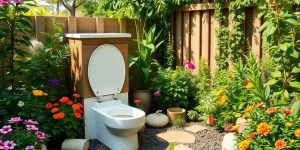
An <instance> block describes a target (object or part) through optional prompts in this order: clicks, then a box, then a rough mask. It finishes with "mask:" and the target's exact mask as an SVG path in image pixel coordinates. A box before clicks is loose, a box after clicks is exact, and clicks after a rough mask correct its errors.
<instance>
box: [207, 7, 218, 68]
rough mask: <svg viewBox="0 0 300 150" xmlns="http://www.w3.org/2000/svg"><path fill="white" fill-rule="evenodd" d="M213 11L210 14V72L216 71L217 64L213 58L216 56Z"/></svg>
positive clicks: (215, 24) (215, 25)
mask: <svg viewBox="0 0 300 150" xmlns="http://www.w3.org/2000/svg"><path fill="white" fill-rule="evenodd" d="M217 26H218V25H217V23H216V22H215V16H214V11H211V12H210V60H209V61H210V68H211V69H212V70H214V69H216V67H217V63H216V61H215V56H216V55H217V41H216V32H215V31H216V27H217Z"/></svg>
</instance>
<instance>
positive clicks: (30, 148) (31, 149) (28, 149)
mask: <svg viewBox="0 0 300 150" xmlns="http://www.w3.org/2000/svg"><path fill="white" fill-rule="evenodd" d="M25 150H35V149H34V146H32V145H30V146H26V148H25Z"/></svg>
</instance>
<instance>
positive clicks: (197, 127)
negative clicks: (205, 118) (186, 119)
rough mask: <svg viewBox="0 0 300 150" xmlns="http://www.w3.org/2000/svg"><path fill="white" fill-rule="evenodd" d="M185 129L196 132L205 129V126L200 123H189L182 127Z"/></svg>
mask: <svg viewBox="0 0 300 150" xmlns="http://www.w3.org/2000/svg"><path fill="white" fill-rule="evenodd" d="M184 129H185V130H188V131H191V132H193V133H197V132H199V131H202V130H206V129H207V128H206V127H204V126H201V125H191V126H188V127H185V128H184Z"/></svg>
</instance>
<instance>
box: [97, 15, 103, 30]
mask: <svg viewBox="0 0 300 150" xmlns="http://www.w3.org/2000/svg"><path fill="white" fill-rule="evenodd" d="M96 32H97V33H104V19H103V18H96Z"/></svg>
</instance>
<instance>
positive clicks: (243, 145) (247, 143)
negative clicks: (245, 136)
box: [239, 140, 250, 150]
mask: <svg viewBox="0 0 300 150" xmlns="http://www.w3.org/2000/svg"><path fill="white" fill-rule="evenodd" d="M249 146H250V140H244V141H242V142H241V143H240V144H239V148H240V150H247V149H248V148H249Z"/></svg>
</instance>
